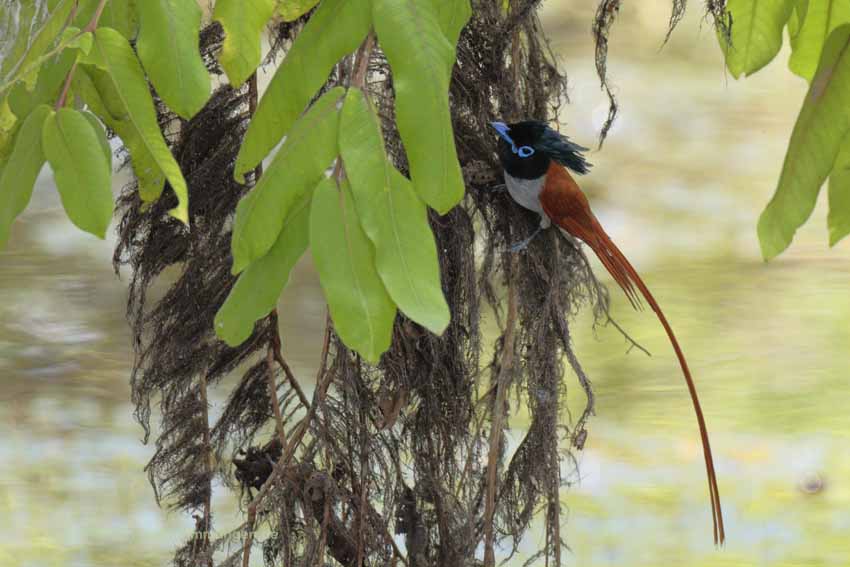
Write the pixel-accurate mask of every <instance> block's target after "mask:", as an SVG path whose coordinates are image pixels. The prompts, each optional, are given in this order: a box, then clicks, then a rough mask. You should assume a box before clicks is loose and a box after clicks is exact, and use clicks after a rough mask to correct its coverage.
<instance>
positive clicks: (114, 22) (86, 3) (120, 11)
mask: <svg viewBox="0 0 850 567" xmlns="http://www.w3.org/2000/svg"><path fill="white" fill-rule="evenodd" d="M149 1H150V0H142V3H145V2H149ZM98 4H100V0H83V1H81V2H80V7H79V8H78V9H77V15H76V17H75V18H74V25H76V26H78V27H81V28H82V27H85V25H86V24H88V23H89V21H90V20H91V18H92V16H93V15H94V11H95V9H97V6H98ZM135 4H136V0H109V1H108V2H107V3H106V5H105V6H104V8H103V12H102V13H101V14H100V19H99V20H98V26H99V27H104V28H112V29H114V30H116V31H117V32H119V33H120V34H121V35H123V36H124V37H126V38H127V39H134V38H135V37H136V33H137V32H138V28H139V21H138V18H137V15H136V7H135Z"/></svg>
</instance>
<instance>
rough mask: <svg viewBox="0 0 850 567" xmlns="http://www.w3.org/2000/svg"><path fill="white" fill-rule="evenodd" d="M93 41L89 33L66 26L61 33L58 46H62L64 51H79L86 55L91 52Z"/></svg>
mask: <svg viewBox="0 0 850 567" xmlns="http://www.w3.org/2000/svg"><path fill="white" fill-rule="evenodd" d="M93 40H94V36H93V35H92V33H91V32H83V31H81V30H80V29H79V28H75V27H73V26H68V27H67V28H65V31H63V32H62V39H61V40H60V45H62V46H64V49H66V50H67V49H79V50H80V51H81V52H82V53H88V52H89V51H91V44H92V41H93Z"/></svg>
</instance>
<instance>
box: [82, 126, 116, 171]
mask: <svg viewBox="0 0 850 567" xmlns="http://www.w3.org/2000/svg"><path fill="white" fill-rule="evenodd" d="M82 114H83V118H85V119H86V120H88V121H89V124H91V127H92V130H94V131H95V133H96V134H97V141H98V143H99V144H100V149H101V151H103V157H104V158H106V163H107V164H109V171H110V172H111V171H112V148H111V147H110V146H109V140H108V139H107V138H106V132H105V131H104V129H103V126H102V125H101V124H100V122H99V121H98V119H97V118H96V117H95V115H94V114H92V113H91V112H83V113H82Z"/></svg>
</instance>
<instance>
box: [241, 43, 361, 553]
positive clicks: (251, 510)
mask: <svg viewBox="0 0 850 567" xmlns="http://www.w3.org/2000/svg"><path fill="white" fill-rule="evenodd" d="M374 46H375V36H374V34H373V33H372V32H371V31H370V32H369V34H368V35H367V36H366V38H365V39H364V40H363V43H362V44H361V45H360V48H359V49H358V50H357V55H356V59H355V63H354V73H353V75H352V77H351V80H350V84H353V85H354V86H357V87H360V88H362V87H363V86H364V84H365V80H366V74H367V72H368V70H369V59H370V57H371V56H372V50H373V48H374ZM249 102H250V101H249ZM344 176H345V168H344V166H343V163H342V159H337V161H336V165H335V166H334V171H333V177H335V178H336V180H337V181H339V180H341V179H342V178H343V177H344ZM274 315H275V316H276V314H274ZM331 330H332V323H331V319H330V313H328V315H327V317H326V323H325V338H324V344H323V346H322V356H321V362H320V364H319V371H318V375H317V377H316V389H315V391H314V392H313V402H312V403H311V404H308V405H307V406H306V407H307V408H308V410H307V415H305V416H304V418H302V419H301V421H299V422H298V425H296V427H295V432H294V433H293V434H292V436H291V437H290V440H289V444H288V445H285V450H284V451H283V454H282V455H281V456H280V459H279V460H278V461H277V463H275V466H274V469H273V470H272V472H271V474H270V475H269V477H268V478H267V479H266V482H265V483H264V484H263V486H262V488H260V491H259V492H258V493H257V496H256V497H255V498H254V500H253V501H252V502H251V503H250V504H249V505H248V518H247V521H246V525H245V529H246V532H247V533H246V535H245V541H244V543H243V547H242V567H248V563H249V562H250V558H251V546H252V545H253V541H254V530H255V526H256V522H257V510H258V509H259V506H260V504H261V503H262V502H263V500H264V499H265V498H266V496H268V494H269V492H270V491H271V487H272V486H273V485H274V483H275V482H276V481H277V479H278V478H279V477H280V476H281V475H282V474H283V472H284V471H285V469H286V467H287V465H288V464H289V462H290V461H291V460H292V457H293V456H294V455H295V450H296V449H297V447H298V444H299V443H300V442H301V439H302V438H303V437H304V435H305V434H306V433H307V430H308V429H309V427H310V423H311V422H312V421H313V419H314V418H315V416H316V412H317V410H318V407H319V406H320V405H322V403H323V402H324V400H325V395H326V394H327V391H328V388H329V386H330V383H331V380H332V377H333V375H332V374H329V373H328V372H327V363H328V352H329V350H330V338H331ZM278 340H279V336H278ZM278 362H279V363H281V367H282V368H284V369H286V368H289V366H288V365H287V364H286V363H285V362H284V361H283V357H282V356H281V357H280V359H279V360H278ZM284 372H286V370H284ZM289 374H291V372H290V373H289ZM292 381H293V382H294V381H295V380H294V377H293V380H292ZM297 391H298V390H296V392H297ZM301 395H302V396H303V393H302V394H301ZM299 397H300V396H299ZM305 400H306V398H305Z"/></svg>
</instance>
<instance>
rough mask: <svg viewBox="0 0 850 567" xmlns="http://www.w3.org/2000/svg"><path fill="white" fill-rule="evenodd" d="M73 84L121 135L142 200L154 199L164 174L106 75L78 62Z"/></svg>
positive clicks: (83, 97)
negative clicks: (128, 153)
mask: <svg viewBox="0 0 850 567" xmlns="http://www.w3.org/2000/svg"><path fill="white" fill-rule="evenodd" d="M73 86H74V91H75V92H76V93H77V94H78V95H80V96H81V97H82V99H83V100H84V101H85V103H86V105H88V107H89V108H90V109H91V110H92V112H94V113H95V114H97V116H99V117H100V119H101V120H102V121H103V122H104V124H106V125H107V126H108V127H109V128H110V129H111V130H112V131H113V132H115V133H116V134H117V135H118V137H119V138H121V141H122V142H124V146H126V147H127V149H128V150H129V152H130V163H131V164H132V166H133V173H135V175H136V179H137V180H138V182H139V196H140V197H141V198H142V201H144V202H146V203H148V202H151V201H154V200H156V199H157V198H158V197H159V196H160V194H162V189H163V186H164V185H165V174H164V173H163V172H162V170H161V169H160V167H159V165H158V164H157V162H156V160H155V159H154V157H153V155H152V154H151V153H150V151H149V150H148V147H147V145H146V144H145V143H144V140H143V138H142V135H141V134H140V133H139V131H138V130H137V129H136V126H135V124H134V123H133V121H132V120H130V118H129V115H128V113H127V110H126V109H125V108H124V106H123V103H122V101H121V97H120V96H119V95H118V92H117V90H116V87H115V83H114V81H113V80H112V79H111V78H110V76H109V74H108V73H106V72H105V71H102V70H101V69H98V68H97V67H95V66H94V65H80V66H79V67H78V68H77V71H76V73H74V81H73Z"/></svg>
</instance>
